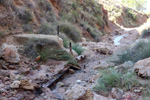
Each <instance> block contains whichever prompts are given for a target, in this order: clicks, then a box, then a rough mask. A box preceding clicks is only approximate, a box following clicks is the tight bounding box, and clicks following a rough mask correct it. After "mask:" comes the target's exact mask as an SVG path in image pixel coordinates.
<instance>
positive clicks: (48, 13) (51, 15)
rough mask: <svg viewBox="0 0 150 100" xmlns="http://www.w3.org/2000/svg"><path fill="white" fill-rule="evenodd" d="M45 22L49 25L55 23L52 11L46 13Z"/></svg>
mask: <svg viewBox="0 0 150 100" xmlns="http://www.w3.org/2000/svg"><path fill="white" fill-rule="evenodd" d="M46 20H47V21H48V22H51V23H53V22H55V21H56V20H57V19H56V15H55V13H54V12H53V11H48V12H46Z"/></svg>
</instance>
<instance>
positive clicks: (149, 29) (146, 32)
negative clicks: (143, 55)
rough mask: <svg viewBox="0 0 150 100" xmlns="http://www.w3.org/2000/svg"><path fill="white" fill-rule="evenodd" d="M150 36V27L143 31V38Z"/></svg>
mask: <svg viewBox="0 0 150 100" xmlns="http://www.w3.org/2000/svg"><path fill="white" fill-rule="evenodd" d="M149 36H150V28H148V29H145V30H143V31H142V33H141V38H148V37H149Z"/></svg>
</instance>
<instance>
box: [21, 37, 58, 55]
mask: <svg viewBox="0 0 150 100" xmlns="http://www.w3.org/2000/svg"><path fill="white" fill-rule="evenodd" d="M43 47H46V48H55V49H56V48H57V49H59V48H60V46H59V44H58V43H57V42H56V41H50V40H43V39H39V40H37V39H31V40H29V41H28V42H27V43H26V44H25V51H24V53H25V54H27V55H28V56H31V57H33V58H36V57H37V56H39V52H40V51H42V49H43V50H45V49H46V48H43Z"/></svg>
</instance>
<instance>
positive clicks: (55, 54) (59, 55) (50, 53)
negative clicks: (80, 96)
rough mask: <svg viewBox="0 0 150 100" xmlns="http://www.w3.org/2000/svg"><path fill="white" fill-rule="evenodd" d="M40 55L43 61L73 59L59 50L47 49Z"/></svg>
mask: <svg viewBox="0 0 150 100" xmlns="http://www.w3.org/2000/svg"><path fill="white" fill-rule="evenodd" d="M39 55H41V60H42V61H44V60H47V59H54V60H58V61H60V60H69V59H72V58H73V57H72V56H71V55H70V54H68V53H67V52H66V51H64V50H58V48H49V49H48V48H47V49H46V48H45V49H42V50H41V51H39Z"/></svg>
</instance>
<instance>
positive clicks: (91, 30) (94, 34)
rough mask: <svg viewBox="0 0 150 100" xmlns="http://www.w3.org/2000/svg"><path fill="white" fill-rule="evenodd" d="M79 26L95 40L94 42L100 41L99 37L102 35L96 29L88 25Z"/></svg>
mask: <svg viewBox="0 0 150 100" xmlns="http://www.w3.org/2000/svg"><path fill="white" fill-rule="evenodd" d="M81 26H82V27H83V28H84V29H85V30H86V31H87V32H88V33H90V35H91V36H92V37H93V38H94V39H95V41H97V42H99V41H101V39H100V38H99V36H101V35H103V33H102V32H101V31H100V30H98V29H97V28H94V27H92V26H90V25H89V24H88V23H81Z"/></svg>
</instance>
